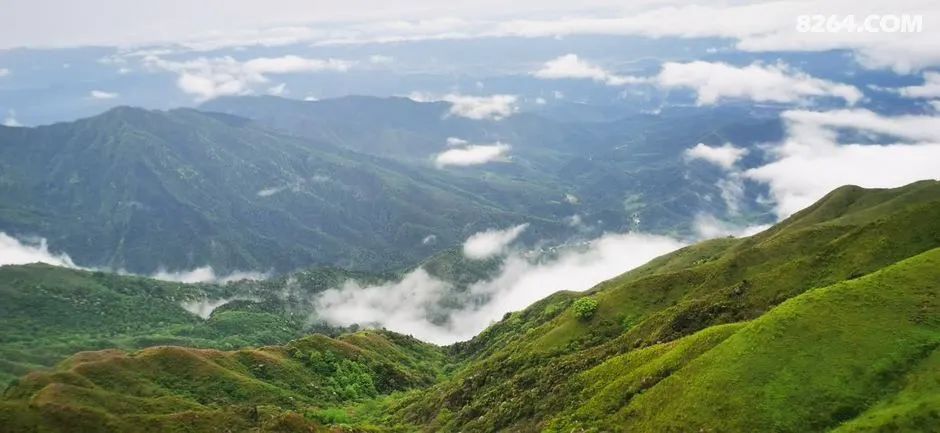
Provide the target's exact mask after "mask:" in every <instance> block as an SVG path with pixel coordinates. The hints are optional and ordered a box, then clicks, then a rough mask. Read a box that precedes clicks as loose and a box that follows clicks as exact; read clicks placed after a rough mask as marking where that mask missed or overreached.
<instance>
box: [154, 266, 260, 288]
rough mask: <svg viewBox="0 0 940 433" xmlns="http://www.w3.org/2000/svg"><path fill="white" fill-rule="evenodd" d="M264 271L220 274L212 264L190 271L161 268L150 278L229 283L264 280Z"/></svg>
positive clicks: (182, 281) (181, 281) (179, 281)
mask: <svg viewBox="0 0 940 433" xmlns="http://www.w3.org/2000/svg"><path fill="white" fill-rule="evenodd" d="M268 276H269V275H268V274H266V273H263V272H246V271H234V272H231V273H229V274H227V275H218V274H216V273H215V270H214V269H212V267H211V266H203V267H199V268H195V269H192V270H188V271H172V272H171V271H167V270H165V269H160V270H158V271H157V272H155V273H154V274H153V275H150V276H149V277H150V278H153V279H155V280H163V281H174V282H178V283H221V284H224V283H229V282H233V281H241V280H263V279H265V278H268Z"/></svg>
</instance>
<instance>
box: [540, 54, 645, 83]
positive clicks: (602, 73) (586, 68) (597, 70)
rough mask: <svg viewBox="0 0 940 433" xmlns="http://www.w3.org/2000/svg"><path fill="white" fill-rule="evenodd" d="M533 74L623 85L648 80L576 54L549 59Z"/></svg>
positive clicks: (550, 78)
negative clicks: (622, 73) (620, 71)
mask: <svg viewBox="0 0 940 433" xmlns="http://www.w3.org/2000/svg"><path fill="white" fill-rule="evenodd" d="M532 75H534V76H535V77H537V78H543V79H547V80H557V79H589V80H594V81H597V82H599V83H604V84H606V85H608V86H622V85H624V84H636V83H643V82H645V81H646V80H645V79H643V78H639V77H632V76H625V75H617V74H614V73H612V72H610V71H608V70H606V69H604V68H602V67H600V66H597V65H594V64H592V63H589V62H587V61H585V60H582V59H580V58H579V57H578V56H577V55H576V54H565V55H563V56H561V57H558V58H556V59H553V60H549V61H548V62H546V63H545V65H543V66H542V68H541V69H539V70H537V71H535V72H534V73H533V74H532Z"/></svg>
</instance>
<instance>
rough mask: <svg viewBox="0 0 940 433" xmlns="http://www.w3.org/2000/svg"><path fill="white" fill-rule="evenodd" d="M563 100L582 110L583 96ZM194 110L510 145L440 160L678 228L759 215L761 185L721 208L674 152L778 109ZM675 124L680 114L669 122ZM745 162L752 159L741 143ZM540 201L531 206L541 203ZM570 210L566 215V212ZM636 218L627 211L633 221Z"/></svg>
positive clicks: (747, 134)
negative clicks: (492, 157)
mask: <svg viewBox="0 0 940 433" xmlns="http://www.w3.org/2000/svg"><path fill="white" fill-rule="evenodd" d="M572 105H573V106H572V107H571V108H570V109H569V110H568V111H569V112H570V111H577V110H578V109H581V110H585V111H590V110H592V109H593V108H592V107H591V106H588V105H585V104H580V105H577V104H572ZM200 109H202V110H206V111H213V112H222V113H227V114H231V115H237V116H240V117H245V118H249V119H252V120H254V121H256V122H258V123H260V124H262V125H264V126H266V127H268V128H271V129H274V130H277V131H280V132H282V133H286V134H290V135H293V136H297V137H303V138H308V139H314V140H320V141H325V142H329V143H331V144H334V145H336V146H339V147H343V148H346V149H350V150H353V151H356V152H362V153H367V154H370V155H375V156H379V157H382V158H390V159H395V160H397V161H400V162H403V163H412V164H424V165H427V164H429V163H430V161H432V160H433V158H434V157H435V156H436V155H437V154H439V153H441V152H444V151H445V150H448V149H452V148H454V146H453V144H447V142H448V139H449V138H451V139H452V138H457V139H461V140H466V141H467V142H468V143H472V144H492V143H496V142H500V143H503V144H507V145H510V146H511V150H510V151H509V157H510V158H511V163H510V164H487V165H482V166H478V167H461V168H454V169H452V170H450V171H451V172H453V173H454V174H456V175H462V176H474V177H481V176H485V178H486V179H488V180H489V181H496V180H500V182H503V183H506V184H512V185H516V186H518V187H519V188H522V189H525V190H530V189H537V188H539V187H547V188H550V189H552V190H554V191H558V192H564V196H565V197H566V198H574V199H575V200H577V206H573V207H571V208H569V210H570V211H571V212H572V214H577V215H579V216H580V219H581V220H582V221H586V222H589V226H591V227H593V228H594V230H595V231H596V232H598V233H599V232H603V231H619V232H623V231H627V230H640V231H645V232H654V233H672V234H677V235H683V236H685V235H690V234H691V233H692V231H693V230H692V229H693V227H692V221H693V220H694V219H695V217H696V216H697V215H698V214H700V213H708V214H712V215H716V216H720V217H723V218H726V219H730V220H734V221H735V222H737V223H742V224H747V223H767V222H770V221H771V220H770V219H769V218H770V217H769V215H768V213H767V212H768V209H767V208H766V207H765V206H763V205H760V204H754V203H755V202H756V201H759V200H750V199H756V198H757V197H758V196H759V195H766V193H767V192H766V191H765V190H762V189H761V188H760V187H757V186H755V185H743V186H742V188H744V189H743V191H742V192H741V193H742V194H743V195H744V197H746V198H748V199H745V200H740V203H737V205H738V206H739V207H740V209H731V208H730V206H729V205H728V204H727V203H726V202H725V201H723V200H722V197H723V190H722V188H721V187H720V185H719V182H720V181H721V180H722V179H723V178H724V176H725V173H723V172H722V171H721V170H718V169H717V168H715V167H713V166H710V165H708V164H706V163H702V162H690V161H688V160H687V159H686V158H685V154H684V152H685V151H686V150H688V149H689V148H690V147H692V146H695V145H696V144H697V143H700V142H705V143H708V144H712V145H723V144H725V143H728V142H731V143H738V144H741V145H745V146H751V145H752V144H756V143H765V142H774V141H778V140H779V139H780V138H781V137H782V124H781V122H780V120H779V116H778V115H779V112H778V110H769V111H762V110H759V109H755V108H753V107H751V106H738V105H733V104H732V105H727V106H719V107H713V108H703V107H694V108H692V107H665V108H663V109H662V110H661V111H659V112H657V113H655V114H653V113H648V112H637V110H622V113H621V114H620V115H619V116H616V117H615V118H614V119H613V120H606V121H589V120H584V121H573V120H570V119H576V118H577V117H578V116H576V115H568V116H566V117H565V118H566V119H569V120H567V121H561V120H556V119H552V118H548V117H545V116H542V115H540V114H538V113H537V112H526V111H523V112H519V113H516V114H513V115H512V116H508V117H505V118H502V119H499V120H493V119H482V120H478V119H468V118H464V117H460V116H458V115H456V114H453V113H452V112H451V110H452V105H451V104H450V103H446V102H417V101H414V100H412V99H409V98H401V97H391V98H377V97H368V96H348V97H342V98H335V99H324V100H319V101H300V100H293V99H287V98H281V97H275V96H239V97H223V98H217V99H213V100H211V101H209V102H206V103H204V104H203V105H201V106H200ZM676 125H682V127H681V128H677V127H676ZM751 150H752V152H751V154H750V156H748V157H747V158H746V161H745V162H747V163H754V162H755V161H760V160H761V156H760V149H759V148H757V147H754V148H753V149H751ZM544 212H545V210H544V209H540V210H539V212H538V214H541V213H544ZM569 216H570V214H569ZM637 221H639V222H637Z"/></svg>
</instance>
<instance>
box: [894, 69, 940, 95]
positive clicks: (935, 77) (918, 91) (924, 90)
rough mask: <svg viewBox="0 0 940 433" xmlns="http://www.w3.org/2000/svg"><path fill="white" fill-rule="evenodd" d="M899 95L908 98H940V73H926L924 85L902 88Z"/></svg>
mask: <svg viewBox="0 0 940 433" xmlns="http://www.w3.org/2000/svg"><path fill="white" fill-rule="evenodd" d="M898 93H900V94H901V95H902V96H905V97H908V98H940V72H925V73H924V84H922V85H920V86H908V87H902V88H900V89H898Z"/></svg>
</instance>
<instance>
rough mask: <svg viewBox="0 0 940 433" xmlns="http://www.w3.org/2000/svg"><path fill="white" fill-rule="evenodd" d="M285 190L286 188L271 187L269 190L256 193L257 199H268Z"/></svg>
mask: <svg viewBox="0 0 940 433" xmlns="http://www.w3.org/2000/svg"><path fill="white" fill-rule="evenodd" d="M285 189H287V186H273V187H271V188H264V189H262V190H260V191H258V192H257V195H258V197H270V196H272V195H274V194H277V193H279V192H281V191H284V190H285Z"/></svg>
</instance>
